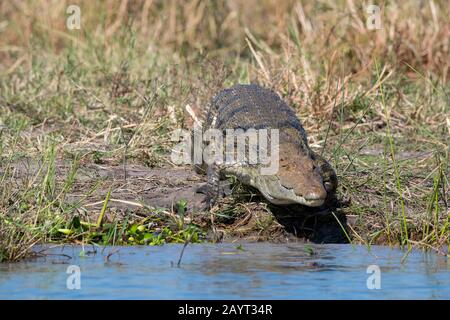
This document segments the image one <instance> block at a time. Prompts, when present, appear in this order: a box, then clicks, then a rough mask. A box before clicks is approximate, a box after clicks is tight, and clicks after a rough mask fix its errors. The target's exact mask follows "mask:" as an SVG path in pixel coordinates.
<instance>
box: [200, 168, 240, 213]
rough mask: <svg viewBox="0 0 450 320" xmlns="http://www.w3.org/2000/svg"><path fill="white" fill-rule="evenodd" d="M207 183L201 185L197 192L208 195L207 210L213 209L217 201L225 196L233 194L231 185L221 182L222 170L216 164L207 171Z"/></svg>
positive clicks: (206, 200)
mask: <svg viewBox="0 0 450 320" xmlns="http://www.w3.org/2000/svg"><path fill="white" fill-rule="evenodd" d="M206 176H207V182H206V183H205V184H202V185H200V186H199V187H198V188H197V190H196V192H198V193H203V194H205V195H206V199H205V202H206V208H205V209H211V208H212V207H213V206H214V204H216V202H217V200H218V199H219V198H221V197H224V196H229V195H230V194H231V188H230V183H229V182H228V181H226V180H221V178H222V174H221V169H220V168H219V166H218V165H217V164H216V163H213V164H211V165H209V166H208V167H207V169H206Z"/></svg>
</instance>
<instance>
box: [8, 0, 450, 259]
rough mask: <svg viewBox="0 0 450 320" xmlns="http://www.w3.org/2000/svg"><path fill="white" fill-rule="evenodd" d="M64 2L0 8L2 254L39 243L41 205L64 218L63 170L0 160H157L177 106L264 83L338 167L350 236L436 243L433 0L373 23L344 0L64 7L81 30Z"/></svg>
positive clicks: (445, 47) (441, 197)
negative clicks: (26, 173)
mask: <svg viewBox="0 0 450 320" xmlns="http://www.w3.org/2000/svg"><path fill="white" fill-rule="evenodd" d="M68 4H73V2H72V1H70V3H69V1H60V0H54V1H50V0H48V1H44V0H37V1H31V0H30V1H13V0H8V1H2V2H1V3H0V12H1V13H0V61H1V63H0V132H1V133H0V159H1V160H0V161H1V163H0V234H1V236H0V246H1V247H2V252H3V255H4V256H5V257H6V258H5V259H12V260H14V259H17V258H20V257H22V256H23V254H24V253H25V252H27V250H26V249H28V248H29V247H30V246H31V245H32V244H33V243H35V242H36V241H42V240H46V241H48V240H51V239H53V238H52V237H51V236H50V237H49V234H52V232H53V231H51V230H52V228H54V227H55V226H54V225H53V224H51V223H50V224H47V223H48V222H49V221H54V219H55V217H54V215H58V216H60V217H61V220H62V222H61V223H62V224H64V223H65V222H67V221H71V220H72V218H73V216H74V214H75V213H74V210H73V208H72V207H71V206H70V205H69V204H68V203H67V201H65V200H64V196H62V195H63V194H64V193H65V192H67V190H66V189H64V185H65V184H64V181H66V179H67V177H58V176H57V175H55V173H53V172H51V170H50V172H37V173H34V175H32V177H31V178H30V181H26V182H18V181H15V180H14V172H13V171H12V170H11V164H12V163H16V162H17V161H24V159H28V160H27V161H33V160H35V162H36V160H39V162H38V163H39V164H44V166H42V168H43V169H42V170H43V171H44V169H45V168H46V169H47V170H49V166H48V163H52V162H51V161H50V160H49V159H52V157H53V158H55V159H58V160H64V161H69V162H70V161H73V159H78V160H79V161H80V163H81V164H85V163H92V162H98V163H102V164H103V165H113V164H116V165H117V164H122V163H123V161H124V158H125V159H126V160H127V162H128V163H132V162H136V163H140V164H145V165H147V166H149V167H159V166H162V165H171V164H170V161H169V157H168V154H169V152H170V150H171V147H172V143H171V141H170V133H171V132H172V130H173V129H175V128H177V127H189V126H190V125H191V122H190V121H191V120H190V118H189V116H188V115H187V114H185V112H184V107H185V105H186V104H190V105H192V106H193V107H195V108H196V109H200V110H201V109H202V108H203V106H204V105H205V104H206V103H207V102H208V100H209V99H210V97H211V96H212V95H213V94H214V93H215V92H216V91H217V90H219V89H221V88H223V87H226V86H228V85H231V84H234V83H237V82H244V83H246V82H257V83H260V84H263V85H265V86H269V87H272V88H273V89H275V90H276V91H277V92H278V93H279V94H280V95H282V96H283V98H284V99H285V100H286V101H287V102H288V103H289V104H290V105H291V106H292V107H294V108H295V109H296V110H297V111H298V115H299V116H300V118H301V119H302V121H303V123H304V126H305V128H306V130H307V132H308V133H309V137H310V143H311V146H312V147H313V148H315V149H318V150H320V149H321V148H324V153H325V155H326V156H327V157H329V158H330V159H331V161H332V163H333V165H334V166H335V167H336V169H337V172H338V175H339V179H340V188H339V197H340V198H341V199H344V200H347V202H348V203H349V205H348V206H347V207H345V208H343V209H342V210H343V212H344V213H346V214H347V216H348V217H349V219H351V220H353V221H354V223H353V224H351V230H350V231H349V232H350V234H351V236H352V239H353V241H355V242H364V243H387V244H391V245H397V244H400V245H408V246H410V245H414V246H420V245H421V246H425V247H428V246H432V247H435V248H438V247H441V246H442V245H444V244H446V245H448V242H449V213H450V212H449V208H448V179H449V174H448V172H449V168H448V159H449V146H448V141H449V135H450V111H449V101H450V100H449V94H450V92H449V85H448V83H449V82H448V72H449V66H450V59H449V56H450V54H449V38H450V22H449V17H450V11H449V10H450V8H449V6H448V5H447V3H446V1H420V2H419V1H408V2H406V3H394V2H382V3H381V4H380V6H381V7H382V23H383V29H381V30H367V28H366V26H365V22H366V18H367V13H366V10H365V6H364V5H363V4H362V2H360V1H354V0H347V1H336V2H335V1H317V2H316V1H314V2H313V1H311V2H309V1H308V2H307V1H282V2H279V1H256V0H254V1H253V0H249V1H240V0H235V1H227V2H225V1H223V2H219V1H217V2H216V1H214V2H207V1H198V0H186V1H181V2H180V1H157V0H147V1H127V0H122V1H78V4H79V5H80V7H81V30H68V29H67V28H66V25H65V22H66V18H67V14H66V13H65V11H66V8H67V6H68ZM51 146H52V147H51ZM49 148H50V149H49ZM52 148H53V149H52ZM125 155H126V156H125ZM49 157H50V158H49ZM78 160H77V161H78ZM46 163H47V165H45V164H46ZM50 169H51V166H50ZM46 177H47V178H46ZM48 177H53V178H54V181H53V182H51V183H50V180H49V178H48ZM74 177H76V174H75V175H74ZM73 179H75V178H73ZM88 191H89V190H86V193H88ZM58 194H61V196H60V197H59V198H57V195H58ZM55 198H56V199H58V201H55ZM39 201H41V202H39ZM42 208H45V210H44V211H46V215H47V216H45V217H44V216H42V212H41V211H42V210H41V209H42ZM19 212H20V214H19ZM37 213H39V214H37ZM37 217H39V219H38V218H37ZM12 221H14V222H12ZM30 228H31V229H30ZM18 230H19V231H18ZM30 230H31V231H30Z"/></svg>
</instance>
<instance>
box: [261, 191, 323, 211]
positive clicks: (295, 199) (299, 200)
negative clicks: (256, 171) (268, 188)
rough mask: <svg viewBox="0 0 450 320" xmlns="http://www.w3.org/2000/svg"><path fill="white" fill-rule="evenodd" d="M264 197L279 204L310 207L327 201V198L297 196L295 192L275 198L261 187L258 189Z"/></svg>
mask: <svg viewBox="0 0 450 320" xmlns="http://www.w3.org/2000/svg"><path fill="white" fill-rule="evenodd" d="M258 190H259V191H260V192H261V193H262V194H263V195H264V197H265V198H266V199H267V200H268V201H270V203H273V204H277V205H287V204H301V205H304V206H308V207H320V206H321V205H323V204H324V203H325V199H317V200H308V199H305V198H303V197H302V196H297V195H295V194H294V193H293V192H292V194H287V195H286V196H287V197H288V198H285V199H281V198H274V197H272V196H271V195H270V194H268V193H266V192H264V191H263V190H261V189H258Z"/></svg>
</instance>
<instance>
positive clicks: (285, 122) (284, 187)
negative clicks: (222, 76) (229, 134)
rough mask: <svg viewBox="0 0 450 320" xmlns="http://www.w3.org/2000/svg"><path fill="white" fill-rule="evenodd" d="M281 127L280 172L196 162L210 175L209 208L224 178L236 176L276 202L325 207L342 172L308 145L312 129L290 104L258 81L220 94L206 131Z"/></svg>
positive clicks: (204, 189) (206, 187) (209, 111)
mask: <svg viewBox="0 0 450 320" xmlns="http://www.w3.org/2000/svg"><path fill="white" fill-rule="evenodd" d="M209 128H213V129H219V130H222V131H223V132H225V130H226V129H242V130H244V131H245V130H248V129H278V132H279V138H278V139H279V149H278V152H279V157H278V160H279V166H278V171H277V172H276V173H275V174H269V175H262V174H260V170H258V169H259V168H258V164H256V165H255V164H249V163H238V164H237V165H236V164H235V165H232V166H227V165H223V164H220V163H215V162H214V163H210V164H206V163H205V161H203V162H202V163H201V164H200V165H195V171H196V172H197V173H206V175H207V183H206V184H205V185H203V186H202V188H199V192H203V193H206V195H207V197H206V199H207V206H209V207H211V206H213V205H214V204H215V203H216V201H217V199H218V197H219V196H220V195H221V190H222V189H221V185H223V184H221V181H224V180H225V179H226V177H227V176H229V175H232V176H235V177H236V178H237V179H238V180H239V181H241V183H243V184H244V185H250V186H252V187H254V188H256V189H257V190H259V192H260V193H261V194H262V195H263V196H264V197H265V198H266V199H267V200H268V201H269V202H270V203H273V204H276V205H289V204H300V205H304V206H307V207H320V206H322V205H324V204H325V203H326V202H327V200H328V199H330V198H331V197H333V196H334V194H335V191H336V188H337V183H338V181H337V176H336V173H335V171H334V169H333V168H332V166H331V165H330V164H329V163H328V162H327V161H326V160H325V159H324V158H323V157H322V156H320V155H319V154H317V153H315V152H313V151H312V150H311V149H310V147H309V146H308V141H307V135H306V132H305V130H304V128H303V126H302V124H301V122H300V120H299V118H298V117H297V116H296V114H295V111H294V110H293V109H292V108H291V107H289V106H288V105H287V104H286V103H285V102H284V101H283V100H282V99H281V98H280V96H279V95H278V94H276V93H275V92H274V91H272V90H270V89H268V88H264V87H261V86H259V85H256V84H248V85H244V84H237V85H234V86H232V87H230V88H228V89H224V90H222V91H220V92H219V93H217V94H216V95H215V96H214V97H213V98H212V100H211V102H210V104H209V107H207V115H206V121H205V124H204V127H203V128H202V130H205V129H209Z"/></svg>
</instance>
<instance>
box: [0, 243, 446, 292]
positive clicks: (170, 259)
mask: <svg viewBox="0 0 450 320" xmlns="http://www.w3.org/2000/svg"><path fill="white" fill-rule="evenodd" d="M242 248H243V251H242V250H240V249H239V248H238V245H237V244H219V245H217V244H216V245H209V244H197V245H189V246H188V247H187V248H186V250H185V252H184V256H183V258H182V261H181V265H180V267H177V262H178V259H179V256H180V252H181V250H182V246H181V245H165V246H160V247H144V246H140V247H116V248H111V247H108V248H97V249H96V251H97V252H96V253H95V254H94V253H92V252H89V251H91V250H93V247H90V246H88V247H85V253H86V255H85V257H80V251H81V250H82V248H81V247H78V246H69V247H68V246H66V247H64V248H62V247H58V248H53V249H48V248H46V253H50V254H51V255H47V256H46V257H45V258H38V259H34V260H32V261H27V262H20V263H15V264H0V299H19V298H20V299H449V298H450V262H449V261H448V259H447V258H446V257H445V256H441V255H437V254H435V253H431V252H428V253H426V252H421V251H414V250H413V251H412V252H411V253H410V254H409V255H408V257H407V258H406V260H405V261H403V263H402V258H403V257H404V252H402V251H400V250H398V249H390V248H387V247H381V246H374V247H372V250H371V252H368V250H367V248H366V247H363V246H355V247H354V248H353V247H352V246H350V245H329V244H328V245H303V244H268V243H255V244H250V243H244V244H242ZM40 249H42V248H40ZM117 249H119V251H118V252H115V251H116V250H117ZM311 251H312V252H311ZM114 252H115V253H114ZM109 253H112V255H111V256H110V258H109V261H107V260H106V259H105V256H107V255H108V254H109ZM62 254H64V256H63V255H62ZM71 265H77V266H79V268H80V284H81V289H79V290H77V289H73V290H69V289H68V288H67V279H68V277H70V276H71V275H73V274H68V273H66V271H67V269H68V267H69V266H71ZM370 265H376V266H378V267H379V268H380V280H381V282H380V285H381V289H369V288H368V286H367V281H368V278H369V277H371V276H372V277H375V276H376V275H377V273H375V274H374V273H367V268H368V266H370ZM375 268H376V267H375ZM372 272H373V271H372ZM74 283H75V282H73V281H72V282H70V281H69V285H73V284H74ZM376 284H377V283H376V282H374V281H369V285H372V287H373V286H374V285H376Z"/></svg>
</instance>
